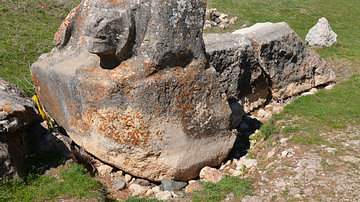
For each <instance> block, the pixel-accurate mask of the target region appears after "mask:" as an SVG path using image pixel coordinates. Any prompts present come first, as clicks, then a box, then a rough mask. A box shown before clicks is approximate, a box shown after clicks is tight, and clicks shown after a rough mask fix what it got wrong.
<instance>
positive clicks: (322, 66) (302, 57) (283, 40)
mask: <svg viewBox="0 0 360 202" xmlns="http://www.w3.org/2000/svg"><path fill="white" fill-rule="evenodd" d="M234 33H235V34H236V33H240V32H234ZM241 34H242V35H244V36H246V38H248V39H249V40H250V42H251V45H252V47H253V49H254V52H255V56H256V58H257V59H258V62H259V64H260V67H261V69H262V70H263V72H264V73H265V76H266V78H267V79H268V82H269V88H270V92H271V97H272V98H273V99H275V100H279V99H284V98H287V97H290V96H294V95H297V94H299V93H301V92H303V91H307V90H309V89H311V88H313V87H317V86H320V85H325V84H328V83H332V82H335V80H336V75H335V73H334V72H333V71H331V70H330V69H331V65H330V64H329V63H328V62H326V61H325V60H324V59H322V58H321V57H320V56H319V55H318V54H317V53H316V52H315V51H312V50H310V49H308V48H306V46H305V44H304V43H303V42H302V41H301V39H300V37H299V36H298V35H297V34H296V33H295V32H294V30H292V29H291V28H290V27H289V26H288V25H287V24H286V23H285V22H280V23H275V24H269V23H266V24H263V25H262V26H260V27H259V26H258V27H257V29H249V30H248V31H243V32H241ZM233 37H234V38H236V37H238V36H236V35H235V36H233Z"/></svg>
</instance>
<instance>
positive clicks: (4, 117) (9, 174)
mask: <svg viewBox="0 0 360 202" xmlns="http://www.w3.org/2000/svg"><path fill="white" fill-rule="evenodd" d="M41 121H42V117H41V115H40V113H39V111H38V109H37V104H36V103H35V102H34V101H33V100H32V99H30V98H28V97H27V95H26V93H25V92H24V91H22V90H21V89H20V88H18V87H17V86H15V85H14V84H11V83H8V82H6V81H5V80H3V79H2V78H0V178H2V179H4V180H8V179H11V178H18V177H22V175H23V169H24V159H23V158H24V156H25V155H26V148H27V146H28V145H27V137H28V130H29V129H30V127H32V126H33V125H35V124H37V123H39V122H41Z"/></svg>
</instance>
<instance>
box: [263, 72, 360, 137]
mask: <svg viewBox="0 0 360 202" xmlns="http://www.w3.org/2000/svg"><path fill="white" fill-rule="evenodd" d="M295 116H296V117H297V120H296V121H292V122H291V124H295V122H296V126H292V125H291V124H290V125H288V126H286V127H285V128H284V129H283V130H282V133H283V134H284V135H285V136H289V134H290V133H291V134H292V135H293V137H292V140H293V141H294V142H295V143H300V144H323V143H327V141H325V139H324V138H323V137H321V136H319V134H320V133H327V132H333V131H346V130H347V129H348V127H349V126H359V125H360V119H359V117H360V75H359V74H355V75H353V76H352V77H351V78H350V79H349V80H348V81H344V82H342V83H340V84H338V85H336V86H335V87H334V88H333V89H332V90H324V89H323V90H320V91H319V92H318V93H316V94H315V95H308V96H303V97H300V98H298V99H296V100H295V101H294V102H293V103H292V104H290V105H287V106H286V107H285V109H284V111H283V112H281V113H280V114H278V115H275V116H274V119H276V120H278V121H279V120H283V119H285V117H286V118H287V119H288V118H289V117H295ZM274 127H275V126H274ZM260 130H265V131H270V132H271V130H269V126H267V125H264V126H263V127H262V128H261V129H260Z"/></svg>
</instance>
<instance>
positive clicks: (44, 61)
mask: <svg viewBox="0 0 360 202" xmlns="http://www.w3.org/2000/svg"><path fill="white" fill-rule="evenodd" d="M204 15H205V0H195V1H165V2H160V1H154V0H150V1H143V0H140V1H139V0H137V1H134V0H131V1H120V0H115V1H96V0H84V1H83V2H82V3H81V4H80V5H79V6H78V7H76V8H75V9H74V10H73V11H71V12H70V14H69V15H68V17H67V18H66V19H65V20H64V22H63V24H62V25H61V27H60V28H59V30H58V32H57V33H56V35H55V38H54V43H55V45H56V47H55V48H54V49H53V50H52V51H51V52H50V53H48V54H44V55H42V56H40V57H39V59H38V61H36V62H35V63H34V64H33V65H32V67H31V73H32V78H33V81H34V84H35V87H36V91H37V94H38V98H39V100H40V103H41V104H42V105H43V107H44V108H45V110H46V111H47V113H48V114H49V115H50V116H51V117H52V118H53V119H54V120H55V121H56V122H57V123H58V124H59V125H61V126H63V127H64V128H65V129H66V131H67V133H68V134H69V136H70V137H71V139H73V140H74V141H75V143H77V144H78V145H80V146H81V147H83V148H84V149H85V150H87V151H88V152H89V153H91V154H93V155H94V156H96V157H98V158H99V159H101V160H102V161H104V162H106V163H109V164H111V165H114V166H116V167H118V168H120V169H122V170H124V171H125V172H128V173H130V174H132V175H135V176H138V177H142V178H146V179H150V180H154V181H160V180H162V179H171V180H176V181H186V180H189V179H191V178H195V177H197V176H198V174H199V171H200V169H201V168H203V167H204V166H206V165H207V166H216V165H219V164H220V163H221V161H222V160H223V159H224V158H226V156H227V155H228V153H229V151H230V149H231V148H232V146H233V143H234V141H235V138H236V134H234V133H233V132H231V131H230V130H229V128H230V125H231V109H230V107H229V103H228V102H227V96H226V94H225V93H224V92H222V91H221V88H220V84H219V82H218V80H217V77H216V71H215V69H214V68H213V67H211V66H210V65H209V63H208V61H207V60H206V54H205V48H204V42H203V38H202V26H203V24H204V22H203V19H204Z"/></svg>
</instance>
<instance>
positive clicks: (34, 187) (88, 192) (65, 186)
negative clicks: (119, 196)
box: [0, 164, 102, 201]
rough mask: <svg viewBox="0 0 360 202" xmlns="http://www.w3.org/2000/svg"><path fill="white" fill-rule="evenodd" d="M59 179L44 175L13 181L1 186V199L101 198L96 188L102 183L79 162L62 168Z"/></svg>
mask: <svg viewBox="0 0 360 202" xmlns="http://www.w3.org/2000/svg"><path fill="white" fill-rule="evenodd" d="M60 177H61V179H62V180H63V181H60V182H59V181H58V180H57V179H56V178H55V177H53V176H47V175H42V176H40V177H38V178H36V179H34V180H30V181H29V182H26V183H21V182H18V181H11V182H7V183H5V184H3V185H2V186H1V187H0V201H45V200H53V199H55V198H58V197H75V198H80V199H81V198H89V197H95V198H99V197H100V195H99V194H98V193H97V192H96V190H98V189H100V188H101V186H102V185H101V184H100V183H99V182H98V181H96V180H94V179H92V178H91V177H90V176H89V175H88V174H86V170H85V169H84V167H82V166H81V165H78V164H71V165H70V166H65V168H64V169H61V170H60Z"/></svg>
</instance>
